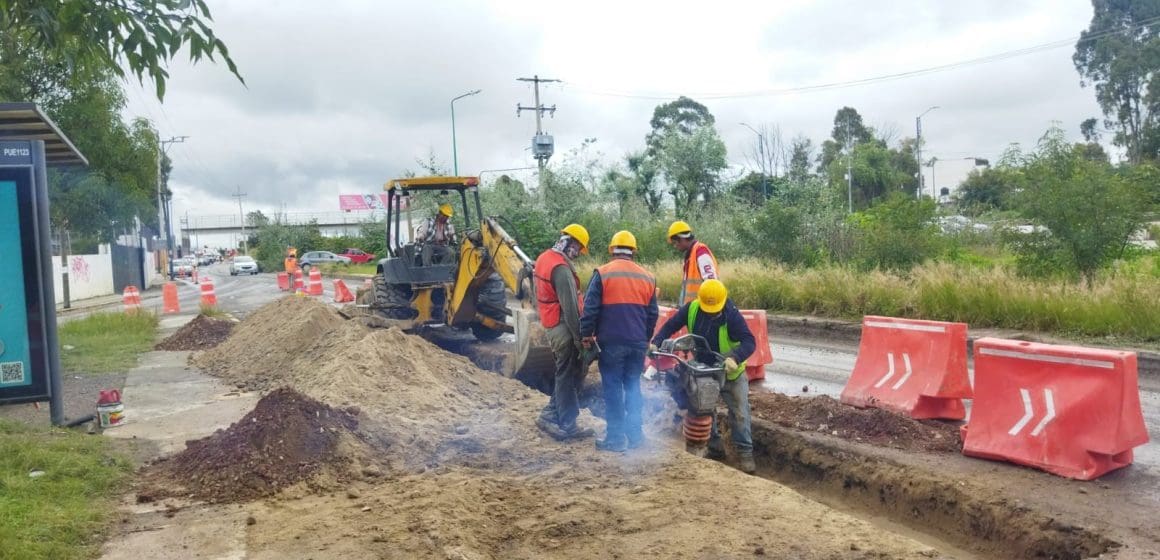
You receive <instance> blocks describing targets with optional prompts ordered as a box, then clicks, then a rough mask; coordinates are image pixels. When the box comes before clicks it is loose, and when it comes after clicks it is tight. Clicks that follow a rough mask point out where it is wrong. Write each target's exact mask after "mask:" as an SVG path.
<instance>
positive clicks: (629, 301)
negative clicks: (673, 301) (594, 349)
mask: <svg viewBox="0 0 1160 560" xmlns="http://www.w3.org/2000/svg"><path fill="white" fill-rule="evenodd" d="M596 271H597V273H599V274H600V294H601V295H600V306H601V310H600V322H599V324H598V325H597V326H596V332H597V335H599V337H600V338H601V340H612V339H616V340H617V341H618V342H646V343H647V342H648V340H649V338H650V337H652V332H651V331H649V329H648V326H647V325H646V324H645V323H646V321H647V316H648V307H649V303H651V302H652V301H653V298H654V297H656V291H657V281H656V278H655V277H654V276H653V275H652V274H650V273H649V272H648V271H647V270H645V269H644V268H643V267H641V266H640V265H639V264H636V263H635V262H633V261H632V260H630V259H623V258H614V259H612V260H611V261H609V262H608V263H607V264H605V265H604V266H601V267H600V268H597V269H596Z"/></svg>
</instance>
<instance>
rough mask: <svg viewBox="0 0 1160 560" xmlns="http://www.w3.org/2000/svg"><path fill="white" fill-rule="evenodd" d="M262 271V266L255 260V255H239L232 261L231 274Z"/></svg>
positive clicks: (251, 273)
mask: <svg viewBox="0 0 1160 560" xmlns="http://www.w3.org/2000/svg"><path fill="white" fill-rule="evenodd" d="M259 272H261V267H259V266H258V263H257V262H255V261H254V257H247V256H246V255H238V256H236V257H234V260H233V262H231V263H230V276H237V275H239V274H250V275H253V274H257V273H259Z"/></svg>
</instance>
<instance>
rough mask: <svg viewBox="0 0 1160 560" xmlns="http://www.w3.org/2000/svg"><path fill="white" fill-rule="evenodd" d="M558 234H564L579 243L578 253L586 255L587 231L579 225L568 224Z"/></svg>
mask: <svg viewBox="0 0 1160 560" xmlns="http://www.w3.org/2000/svg"><path fill="white" fill-rule="evenodd" d="M560 233H565V234H568V235H571V236H572V239H575V240H576V241H578V242H580V252H581V253H584V254H587V253H588V229H587V228H585V227H584V226H582V225H580V224H568V225H566V226H564V229H562V230H560Z"/></svg>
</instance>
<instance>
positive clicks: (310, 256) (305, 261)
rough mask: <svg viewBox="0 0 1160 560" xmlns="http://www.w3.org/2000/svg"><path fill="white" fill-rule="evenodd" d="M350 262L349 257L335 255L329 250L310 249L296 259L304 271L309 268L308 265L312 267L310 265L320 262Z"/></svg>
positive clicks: (316, 264)
mask: <svg viewBox="0 0 1160 560" xmlns="http://www.w3.org/2000/svg"><path fill="white" fill-rule="evenodd" d="M350 263H351V260H350V257H344V256H342V255H336V254H334V253H331V252H330V251H310V252H309V253H306V254H305V255H302V258H300V259H298V266H301V267H302V270H304V271H305V270H309V269H310V267H312V266H318V265H320V264H350Z"/></svg>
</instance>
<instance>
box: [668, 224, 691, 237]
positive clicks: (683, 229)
mask: <svg viewBox="0 0 1160 560" xmlns="http://www.w3.org/2000/svg"><path fill="white" fill-rule="evenodd" d="M682 233H693V228H691V227H689V224H687V223H685V222H683V221H681V220H677V221H675V222H673V225H671V226H669V236H668V238H669V239H672V238H673V237H676V236H678V235H680V234H682Z"/></svg>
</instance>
